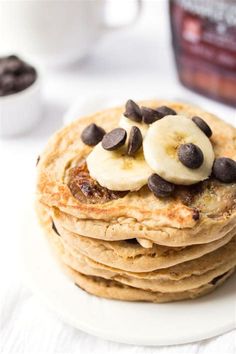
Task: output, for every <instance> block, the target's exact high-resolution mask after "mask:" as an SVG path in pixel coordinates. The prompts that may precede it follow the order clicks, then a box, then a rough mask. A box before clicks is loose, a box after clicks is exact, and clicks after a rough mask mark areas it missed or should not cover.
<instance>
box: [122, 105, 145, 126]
mask: <svg viewBox="0 0 236 354" xmlns="http://www.w3.org/2000/svg"><path fill="white" fill-rule="evenodd" d="M124 116H125V117H127V118H129V119H131V120H134V121H135V122H141V121H142V113H141V109H140V108H139V106H138V105H137V103H135V102H134V101H132V100H128V101H127V102H126V105H125V112H124Z"/></svg>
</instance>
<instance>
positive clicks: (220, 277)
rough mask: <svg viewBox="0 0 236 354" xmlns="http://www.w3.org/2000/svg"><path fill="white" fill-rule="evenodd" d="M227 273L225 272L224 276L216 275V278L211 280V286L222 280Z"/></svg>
mask: <svg viewBox="0 0 236 354" xmlns="http://www.w3.org/2000/svg"><path fill="white" fill-rule="evenodd" d="M227 273H228V272H225V273H224V274H221V275H218V277H215V278H214V279H212V281H211V284H213V285H215V284H216V283H218V281H219V280H220V279H222V278H223V277H224V276H225V275H226V274H227Z"/></svg>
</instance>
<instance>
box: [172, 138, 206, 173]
mask: <svg viewBox="0 0 236 354" xmlns="http://www.w3.org/2000/svg"><path fill="white" fill-rule="evenodd" d="M178 158H179V160H180V161H181V162H182V164H183V165H184V166H186V167H188V168H192V169H195V168H199V167H200V166H201V165H202V163H203V160H204V156H203V153H202V150H201V149H200V148H199V147H198V146H197V145H195V144H192V143H189V144H181V145H180V146H179V148H178Z"/></svg>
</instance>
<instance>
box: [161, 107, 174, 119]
mask: <svg viewBox="0 0 236 354" xmlns="http://www.w3.org/2000/svg"><path fill="white" fill-rule="evenodd" d="M156 111H157V113H158V115H159V119H161V118H164V117H165V116H175V115H176V114H177V113H176V112H175V111H174V110H173V109H172V108H170V107H167V106H161V107H158V108H157V109H156Z"/></svg>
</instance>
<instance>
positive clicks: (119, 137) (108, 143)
mask: <svg viewBox="0 0 236 354" xmlns="http://www.w3.org/2000/svg"><path fill="white" fill-rule="evenodd" d="M126 137H127V133H126V131H125V129H123V128H116V129H113V130H112V131H111V132H109V133H107V134H105V135H104V137H103V139H102V147H103V149H105V150H109V151H112V150H116V149H118V148H119V147H121V146H122V145H124V143H125V140H126Z"/></svg>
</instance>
